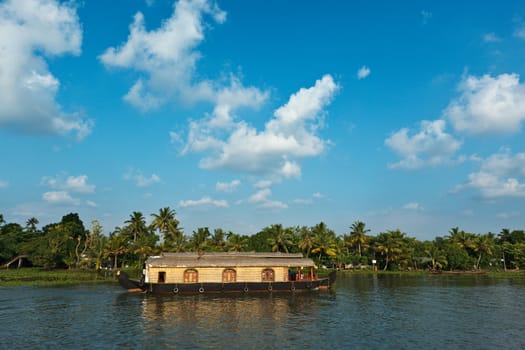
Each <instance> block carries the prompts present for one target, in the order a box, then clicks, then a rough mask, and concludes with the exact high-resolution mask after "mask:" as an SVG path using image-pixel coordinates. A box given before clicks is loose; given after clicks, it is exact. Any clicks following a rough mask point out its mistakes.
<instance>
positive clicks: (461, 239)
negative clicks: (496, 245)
mask: <svg viewBox="0 0 525 350" xmlns="http://www.w3.org/2000/svg"><path fill="white" fill-rule="evenodd" d="M448 239H449V240H450V241H451V242H452V243H454V244H455V245H456V246H457V247H459V248H461V249H464V250H466V251H467V252H468V250H469V249H473V248H474V242H473V239H474V235H473V234H472V233H467V232H465V231H463V230H461V231H460V230H459V228H458V227H454V228H452V229H451V230H450V231H449V235H448Z"/></svg>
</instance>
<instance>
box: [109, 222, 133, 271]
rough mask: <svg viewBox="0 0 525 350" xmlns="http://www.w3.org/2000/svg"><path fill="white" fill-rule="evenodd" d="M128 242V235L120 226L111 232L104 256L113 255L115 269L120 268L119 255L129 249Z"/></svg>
mask: <svg viewBox="0 0 525 350" xmlns="http://www.w3.org/2000/svg"><path fill="white" fill-rule="evenodd" d="M127 244H128V242H127V237H126V236H125V234H124V231H122V230H120V228H119V227H117V228H115V231H113V232H111V233H110V234H109V238H108V240H107V242H106V246H105V247H104V256H106V257H113V269H114V270H115V271H116V269H117V268H118V257H119V256H120V255H122V254H124V253H126V252H127V251H128V247H127Z"/></svg>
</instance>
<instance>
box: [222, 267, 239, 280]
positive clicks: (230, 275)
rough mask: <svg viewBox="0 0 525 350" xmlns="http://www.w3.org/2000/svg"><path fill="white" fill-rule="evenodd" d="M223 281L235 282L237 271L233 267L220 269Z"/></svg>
mask: <svg viewBox="0 0 525 350" xmlns="http://www.w3.org/2000/svg"><path fill="white" fill-rule="evenodd" d="M222 281H223V282H235V281H237V272H236V271H235V270H234V269H225V270H224V271H222Z"/></svg>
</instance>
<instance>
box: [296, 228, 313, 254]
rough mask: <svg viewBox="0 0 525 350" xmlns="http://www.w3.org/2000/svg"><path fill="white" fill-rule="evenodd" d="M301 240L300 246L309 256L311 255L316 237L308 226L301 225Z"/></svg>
mask: <svg viewBox="0 0 525 350" xmlns="http://www.w3.org/2000/svg"><path fill="white" fill-rule="evenodd" d="M298 231H299V242H298V244H297V245H298V247H299V249H301V250H302V251H303V252H304V253H305V254H306V256H307V257H309V256H310V252H311V251H312V248H313V246H314V237H313V234H312V230H311V229H310V228H308V227H306V226H303V227H301V228H300V229H299V230H298Z"/></svg>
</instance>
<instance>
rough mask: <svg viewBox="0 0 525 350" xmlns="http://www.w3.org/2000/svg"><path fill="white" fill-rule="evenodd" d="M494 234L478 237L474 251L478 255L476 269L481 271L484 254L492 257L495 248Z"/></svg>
mask: <svg viewBox="0 0 525 350" xmlns="http://www.w3.org/2000/svg"><path fill="white" fill-rule="evenodd" d="M495 244H496V243H495V241H494V234H492V233H487V234H485V235H481V236H478V237H476V238H475V239H474V241H473V249H474V251H475V252H477V253H478V260H477V262H476V269H479V265H480V263H481V258H482V257H483V254H485V255H487V256H492V255H493V253H494V247H495Z"/></svg>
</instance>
